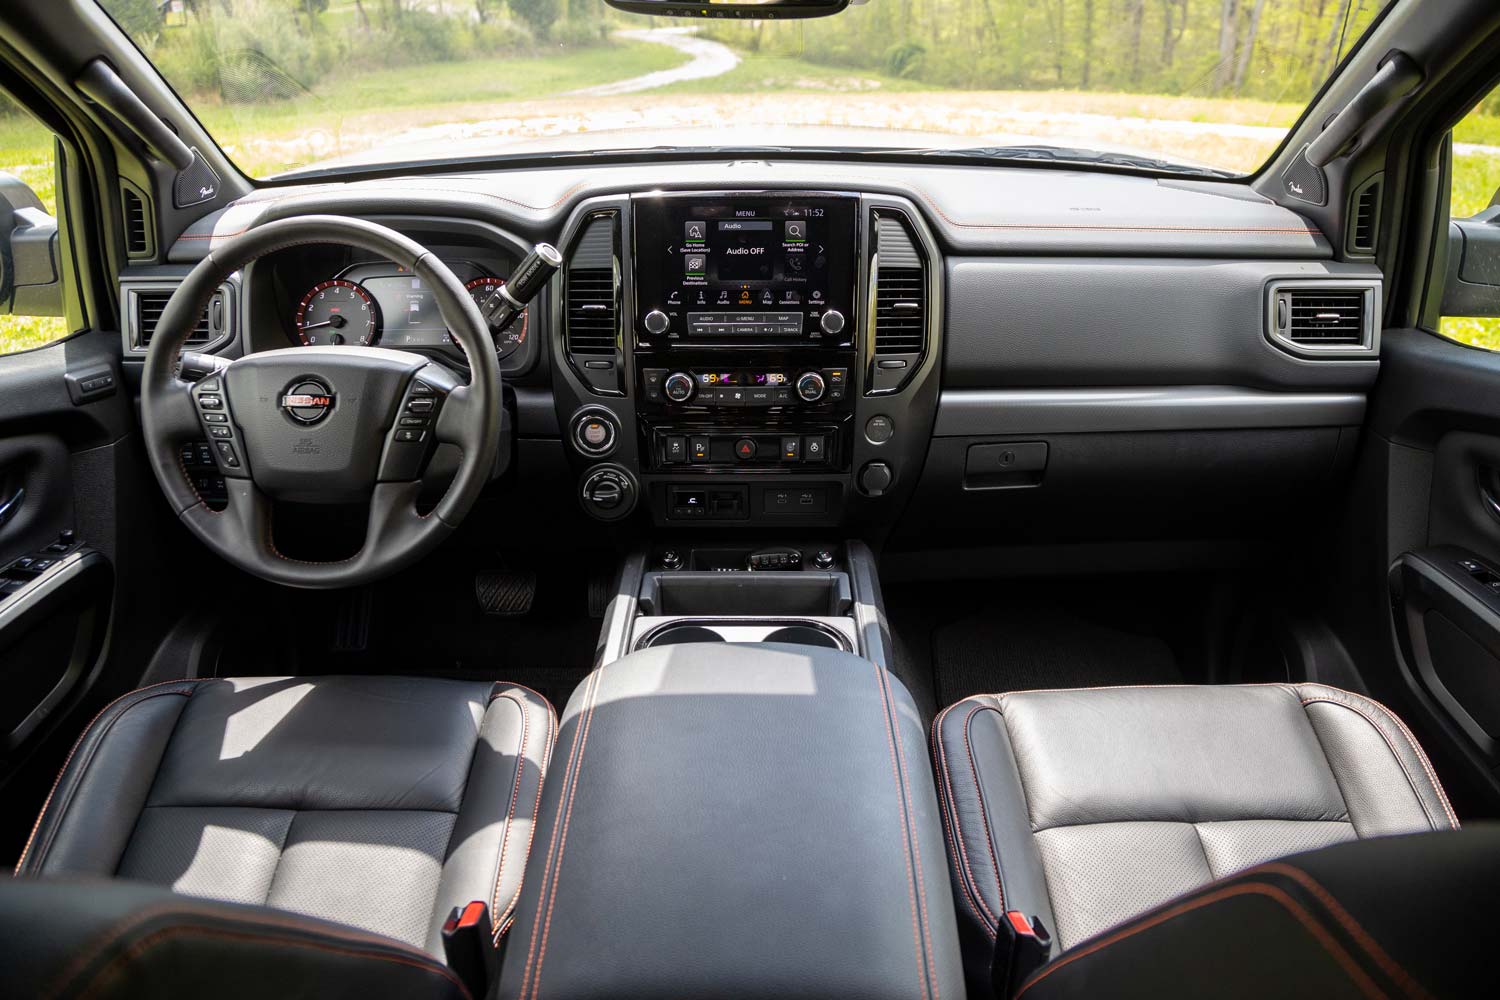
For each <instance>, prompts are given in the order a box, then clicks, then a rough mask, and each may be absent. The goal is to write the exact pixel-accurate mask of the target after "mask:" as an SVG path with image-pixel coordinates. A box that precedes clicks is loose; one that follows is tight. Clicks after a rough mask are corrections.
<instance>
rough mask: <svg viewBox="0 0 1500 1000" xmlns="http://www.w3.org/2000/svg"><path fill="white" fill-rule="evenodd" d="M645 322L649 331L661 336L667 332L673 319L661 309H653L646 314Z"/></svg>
mask: <svg viewBox="0 0 1500 1000" xmlns="http://www.w3.org/2000/svg"><path fill="white" fill-rule="evenodd" d="M645 324H646V332H647V333H649V334H651V335H652V336H655V337H659V336H661V335H662V334H664V333H666V332H667V329H668V327H670V326H671V325H672V321H671V320H670V319H668V318H667V314H666V313H664V312H662V311H661V310H660V309H653V310H651V311H650V312H648V313H647V314H646V319H645Z"/></svg>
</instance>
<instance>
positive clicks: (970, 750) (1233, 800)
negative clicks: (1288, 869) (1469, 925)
mask: <svg viewBox="0 0 1500 1000" xmlns="http://www.w3.org/2000/svg"><path fill="white" fill-rule="evenodd" d="M932 752H933V760H934V766H935V769H936V773H937V777H938V792H939V798H940V799H941V804H942V811H943V821H944V825H945V828H946V834H947V839H948V848H949V855H950V858H949V860H950V870H951V873H952V878H953V886H954V895H955V897H956V899H957V906H958V910H959V917H960V923H959V926H960V934H961V936H962V938H963V951H964V964H965V973H966V976H967V977H968V980H969V988H970V992H971V995H974V996H985V995H990V994H991V992H992V985H991V971H992V960H993V956H994V954H995V950H996V940H997V932H998V933H1000V934H1001V935H1002V937H1001V942H1002V945H1004V943H1005V941H1006V940H1007V939H1008V937H1009V936H1010V935H1011V934H1012V933H1013V931H1012V928H1010V927H1009V926H1006V927H1004V928H1002V921H1006V919H1007V918H1006V914H1007V913H1018V914H1021V915H1024V916H1025V918H1027V920H1028V921H1029V919H1030V918H1032V917H1035V918H1037V919H1038V920H1040V922H1041V923H1042V925H1043V927H1044V928H1045V929H1046V931H1048V932H1050V937H1051V941H1050V945H1049V946H1048V947H1047V948H1046V949H1045V950H1046V951H1047V952H1049V953H1050V956H1051V957H1056V956H1058V955H1059V954H1061V953H1063V952H1066V951H1067V950H1069V949H1073V948H1075V947H1077V946H1078V945H1079V944H1081V943H1083V942H1085V941H1088V940H1090V939H1094V938H1097V937H1098V936H1099V935H1101V934H1104V933H1106V932H1108V931H1110V930H1111V929H1114V928H1117V927H1119V926H1120V925H1121V924H1124V923H1125V922H1127V921H1130V920H1131V919H1132V918H1135V917H1137V916H1139V915H1140V914H1142V913H1145V912H1146V911H1149V910H1152V909H1153V908H1155V907H1158V906H1160V905H1162V904H1166V903H1168V902H1170V901H1173V900H1176V899H1179V898H1180V897H1183V896H1184V895H1185V894H1188V893H1192V892H1193V891H1194V890H1197V889H1199V888H1200V887H1202V886H1204V885H1205V884H1206V883H1209V882H1212V881H1214V880H1216V879H1224V878H1226V877H1229V876H1233V875H1235V874H1236V873H1240V872H1243V871H1245V870H1246V869H1249V868H1252V867H1254V866H1257V865H1260V864H1262V863H1264V862H1267V861H1271V860H1273V859H1276V858H1280V857H1283V856H1286V855H1291V854H1296V853H1299V852H1303V851H1310V850H1314V849H1317V848H1322V847H1327V846H1329V845H1335V844H1341V843H1343V842H1346V841H1354V840H1361V839H1365V838H1371V837H1383V836H1387V835H1391V834H1405V833H1417V832H1423V831H1435V830H1454V829H1457V827H1458V819H1457V817H1456V816H1455V814H1454V812H1453V808H1452V807H1451V806H1450V805H1449V803H1448V799H1447V797H1446V796H1445V795H1444V794H1443V789H1442V787H1441V785H1440V784H1439V783H1438V779H1437V775H1436V774H1435V773H1434V771H1433V768H1432V765H1431V763H1430V762H1429V761H1428V759H1427V756H1426V754H1424V753H1423V752H1422V749H1421V747H1420V746H1418V745H1417V742H1416V740H1415V739H1414V738H1413V737H1412V735H1411V732H1410V731H1409V730H1408V729H1407V728H1406V726H1405V725H1403V724H1402V722H1401V721H1400V720H1399V719H1398V718H1396V716H1394V715H1393V714H1392V713H1391V712H1390V711H1388V710H1387V709H1385V708H1384V707H1383V706H1381V705H1379V704H1377V703H1375V702H1373V701H1371V700H1370V699H1368V698H1364V697H1361V696H1359V695H1356V694H1351V693H1349V692H1347V691H1340V690H1337V689H1334V688H1329V687H1323V686H1320V685H1315V684H1270V685H1254V686H1241V687H1136V688H1130V687H1122V688H1096V689H1081V690H1059V691H1030V692H1022V693H1017V694H998V695H976V696H974V697H972V698H967V699H965V700H964V701H961V702H958V703H957V704H955V705H952V706H950V707H949V708H947V709H946V710H944V711H943V712H942V713H941V714H940V715H939V716H938V718H937V720H936V721H935V722H934V724H933V732H932ZM1022 929H1023V930H1024V928H1022ZM1054 964H1055V963H1054ZM1055 985H1056V984H1054V986H1055ZM1096 985H1097V984H1096ZM1002 992H1004V991H1003V990H1002Z"/></svg>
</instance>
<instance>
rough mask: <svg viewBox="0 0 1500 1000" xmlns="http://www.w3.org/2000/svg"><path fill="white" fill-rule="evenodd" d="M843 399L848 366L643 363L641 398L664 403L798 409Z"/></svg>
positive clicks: (671, 404)
mask: <svg viewBox="0 0 1500 1000" xmlns="http://www.w3.org/2000/svg"><path fill="white" fill-rule="evenodd" d="M848 398H849V369H848V368H844V367H834V368H775V369H764V368H754V369H738V368H726V367H723V366H716V367H712V368H696V367H693V368H688V367H685V368H679V369H670V368H643V369H641V399H642V400H643V401H644V402H646V403H648V404H658V405H662V406H666V407H668V408H677V407H689V406H695V407H706V408H708V409H738V408H745V407H755V408H767V409H769V408H772V407H789V408H802V407H811V406H818V405H824V404H835V403H842V402H843V401H844V400H846V399H848Z"/></svg>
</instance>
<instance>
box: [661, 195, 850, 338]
mask: <svg viewBox="0 0 1500 1000" xmlns="http://www.w3.org/2000/svg"><path fill="white" fill-rule="evenodd" d="M855 204H856V203H855V201H854V199H852V198H830V197H827V196H809V197H795V196H788V197H786V198H782V197H779V196H776V197H768V196H744V197H726V198H724V199H723V200H715V199H706V198H695V197H691V196H688V197H662V198H657V199H649V200H641V201H638V202H637V203H636V229H635V232H636V255H635V258H636V276H637V284H636V289H637V302H638V305H639V309H638V312H639V315H638V316H637V328H638V329H640V330H642V331H643V332H644V334H645V335H646V336H648V337H654V336H660V337H663V338H665V339H667V340H669V341H671V340H694V341H698V342H703V341H710V340H712V341H719V342H724V343H749V342H761V341H767V340H793V339H798V338H801V339H806V340H817V341H826V340H827V339H828V338H829V337H833V338H834V339H835V340H837V339H839V338H840V337H841V336H842V335H843V333H844V330H845V328H846V327H847V325H848V319H849V318H850V317H852V315H853V306H854V303H853V301H852V299H853V282H854V269H855V253H856V251H855V247H856V239H855ZM828 313H832V314H834V315H835V316H836V317H837V319H836V321H835V320H834V319H833V317H830V318H829V321H828V322H825V321H824V316H825V314H828Z"/></svg>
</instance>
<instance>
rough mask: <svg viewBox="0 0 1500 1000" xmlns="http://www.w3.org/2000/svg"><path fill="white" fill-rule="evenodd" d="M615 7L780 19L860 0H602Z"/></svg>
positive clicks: (671, 13)
mask: <svg viewBox="0 0 1500 1000" xmlns="http://www.w3.org/2000/svg"><path fill="white" fill-rule="evenodd" d="M604 2H605V3H607V4H609V5H610V6H611V7H613V8H615V9H616V10H625V11H629V12H630V13H632V14H653V15H656V16H658V17H722V18H730V19H733V20H741V21H755V20H759V21H781V20H786V19H789V18H796V17H827V16H828V15H829V14H837V13H838V12H839V11H841V10H843V9H844V8H845V7H847V6H849V4H850V3H851V2H863V0H699V2H698V3H684V2H683V0H604Z"/></svg>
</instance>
